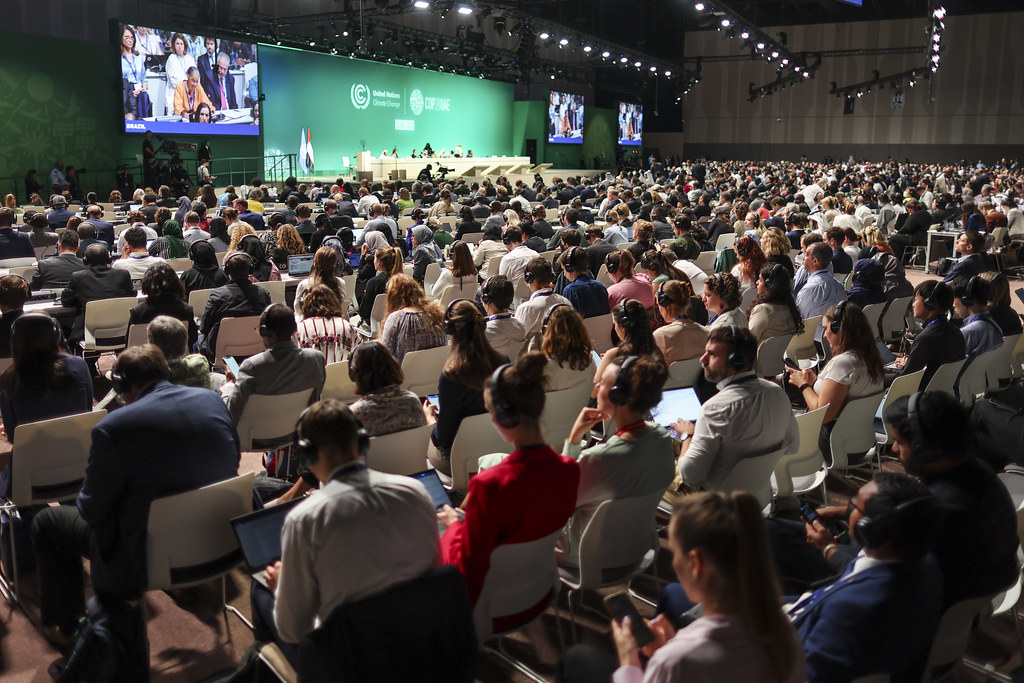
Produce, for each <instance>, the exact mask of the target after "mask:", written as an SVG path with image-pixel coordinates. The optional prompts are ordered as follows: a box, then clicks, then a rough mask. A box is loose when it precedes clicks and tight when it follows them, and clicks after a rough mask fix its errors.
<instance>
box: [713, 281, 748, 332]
mask: <svg viewBox="0 0 1024 683" xmlns="http://www.w3.org/2000/svg"><path fill="white" fill-rule="evenodd" d="M741 301H742V294H741V292H740V282H739V280H737V279H736V278H735V277H733V276H732V275H731V274H729V273H715V274H714V275H709V276H708V277H707V279H706V280H704V305H705V306H706V307H707V309H708V314H709V315H710V316H711V317H710V319H709V320H708V325H707V328H708V329H709V330H713V329H715V328H718V327H723V326H726V327H727V326H729V325H733V326H735V327H744V328H745V327H747V325H748V322H747V316H746V314H745V313H744V312H743V311H742V310H740V303H741Z"/></svg>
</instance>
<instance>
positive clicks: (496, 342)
mask: <svg viewBox="0 0 1024 683" xmlns="http://www.w3.org/2000/svg"><path fill="white" fill-rule="evenodd" d="M514 297H515V289H514V288H513V286H512V281H511V280H509V279H508V278H506V277H505V276H504V275H495V276H493V277H489V278H487V280H486V281H484V283H483V285H481V287H480V303H482V304H483V307H484V311H485V312H486V313H487V320H486V326H485V328H484V333H485V334H486V335H487V341H488V342H489V343H490V345H491V347H492V348H493V349H494V350H495V351H497V352H498V353H500V354H501V355H503V356H505V357H506V358H508V359H509V360H515V359H516V358H519V354H520V353H522V351H523V345H524V344H525V343H526V327H525V326H524V325H523V324H522V323H521V322H519V321H518V320H516V319H515V318H513V317H512V314H511V313H510V312H509V308H511V307H512V299H513V298H514Z"/></svg>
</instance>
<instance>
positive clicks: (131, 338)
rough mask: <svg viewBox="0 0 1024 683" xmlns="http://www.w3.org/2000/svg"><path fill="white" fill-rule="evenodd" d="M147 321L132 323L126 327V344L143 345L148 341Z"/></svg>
mask: <svg viewBox="0 0 1024 683" xmlns="http://www.w3.org/2000/svg"><path fill="white" fill-rule="evenodd" d="M148 330H149V323H143V324H138V323H136V324H135V325H132V326H131V327H129V328H128V346H144V345H145V344H148V343H149V335H148V334H147V332H148Z"/></svg>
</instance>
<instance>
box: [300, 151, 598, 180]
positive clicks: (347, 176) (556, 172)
mask: <svg viewBox="0 0 1024 683" xmlns="http://www.w3.org/2000/svg"><path fill="white" fill-rule="evenodd" d="M497 158H499V159H501V158H502V157H497ZM506 159H512V157H506ZM419 161H420V162H423V163H421V164H420V165H419V167H418V168H417V169H416V173H414V174H411V177H408V178H405V179H404V180H403V183H405V184H407V185H411V184H412V183H414V182H416V176H417V175H418V174H419V172H420V170H422V169H423V168H424V167H425V166H426V163H430V164H431V165H432V166H433V167H434V170H435V171H436V170H437V167H438V165H439V164H438V163H437V162H440V161H448V160H446V159H444V160H443V159H430V160H426V159H420V160H419ZM466 161H472V159H469V160H466ZM509 163H511V162H509ZM527 163H529V159H527ZM443 165H444V166H446V167H447V168H451V165H450V164H443ZM506 165H507V164H506ZM538 166H543V167H544V168H542V169H540V170H538V171H537V173H539V174H540V176H541V177H542V178H543V179H544V182H545V183H546V184H549V185H550V184H551V181H552V179H553V178H561V179H562V180H565V179H566V178H568V177H569V176H572V177H574V178H590V179H591V180H593V181H594V183H595V184H596V183H598V182H600V181H601V180H603V179H604V178H605V174H613V175H614V169H610V168H599V169H595V168H551V167H550V164H539V165H538ZM534 168H537V167H536V166H531V167H530V168H528V169H526V170H527V172H525V173H523V172H507V171H506V172H500V173H489V174H485V175H478V174H476V173H475V170H474V174H472V175H470V174H457V173H449V174H448V175H447V176H446V178H445V179H446V181H448V182H454V181H455V180H457V179H459V178H465V180H466V182H467V183H473V182H481V181H483V180H484V179H485V178H487V179H489V180H490V181H491V182H494V181H495V180H496V179H497V178H498V176H499V175H503V176H505V177H506V178H508V180H509V182H510V183H515V181H517V180H522V181H523V182H524V183H527V184H528V185H531V186H532V185H533V182H534V174H533V172H532V170H533V169H534ZM407 175H408V174H407ZM296 178H297V179H298V181H299V182H300V183H306V184H311V183H313V182H316V181H320V182H322V183H324V184H325V185H330V184H333V183H334V182H335V181H337V179H338V178H342V179H344V180H345V181H348V182H351V183H357V184H358V183H359V181H360V179H361V178H360V176H359V174H358V173H356V172H354V171H348V172H340V173H334V174H328V173H323V174H321V173H317V174H316V175H309V176H296ZM389 180H391V175H390V173H384V174H383V175H378V174H377V173H373V176H372V177H371V178H370V181H371V182H375V183H377V182H380V183H383V182H387V181H389ZM434 180H435V182H437V180H438V177H437V175H436V174H435V176H434Z"/></svg>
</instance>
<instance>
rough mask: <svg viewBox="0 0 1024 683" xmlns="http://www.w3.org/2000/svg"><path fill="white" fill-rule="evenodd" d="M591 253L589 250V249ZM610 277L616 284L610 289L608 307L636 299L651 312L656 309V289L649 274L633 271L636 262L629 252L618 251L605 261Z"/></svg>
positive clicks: (609, 255) (608, 256)
mask: <svg viewBox="0 0 1024 683" xmlns="http://www.w3.org/2000/svg"><path fill="white" fill-rule="evenodd" d="M588 251H589V249H588ZM604 265H605V267H606V268H607V269H608V277H610V278H611V280H612V282H613V283H614V284H613V285H612V286H610V287H609V288H608V306H609V307H610V308H615V306H617V305H618V303H619V302H620V301H625V300H626V299H636V300H637V301H639V302H640V303H641V304H643V307H644V308H645V309H647V310H649V311H652V310H653V309H654V305H655V301H654V288H653V286H652V285H651V278H650V277H649V276H648V275H647V273H637V272H634V271H633V267H634V266H635V265H636V260H635V259H634V258H633V254H631V253H630V252H628V251H623V250H621V249H617V250H615V251H613V252H612V253H610V254H608V255H607V256H606V257H605V259H604Z"/></svg>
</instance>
